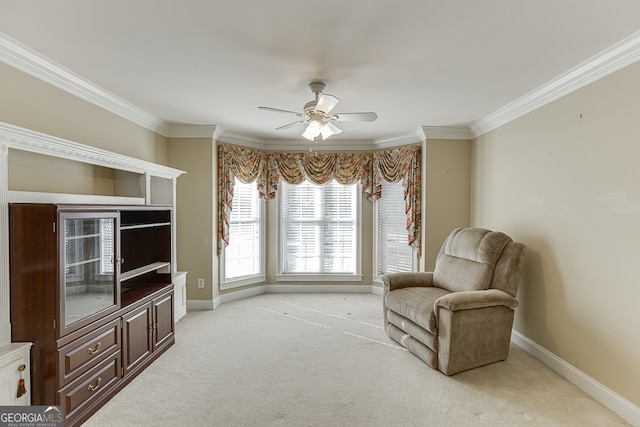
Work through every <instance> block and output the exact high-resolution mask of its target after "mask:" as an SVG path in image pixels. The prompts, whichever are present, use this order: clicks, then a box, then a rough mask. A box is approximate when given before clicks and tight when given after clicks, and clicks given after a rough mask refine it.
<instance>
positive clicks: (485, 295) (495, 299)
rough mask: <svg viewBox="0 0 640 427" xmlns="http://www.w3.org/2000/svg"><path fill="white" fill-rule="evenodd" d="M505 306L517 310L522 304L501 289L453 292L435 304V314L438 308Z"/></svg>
mask: <svg viewBox="0 0 640 427" xmlns="http://www.w3.org/2000/svg"><path fill="white" fill-rule="evenodd" d="M497 305H504V306H506V307H510V308H514V309H515V308H516V307H517V306H518V305H520V303H519V302H518V300H517V299H515V298H514V297H512V296H511V295H509V294H508V293H506V292H504V291H501V290H499V289H487V290H486V291H463V292H452V293H450V294H447V295H443V296H441V297H440V298H438V299H437V300H436V301H435V303H434V306H435V309H436V310H435V312H436V315H437V313H438V308H439V307H442V308H446V309H447V310H451V311H458V310H470V309H474V308H484V307H493V306H497Z"/></svg>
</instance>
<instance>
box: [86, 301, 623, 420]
mask: <svg viewBox="0 0 640 427" xmlns="http://www.w3.org/2000/svg"><path fill="white" fill-rule="evenodd" d="M381 324H382V309H381V297H380V296H377V295H373V294H268V295H261V296H258V297H254V298H250V299H246V300H241V301H235V302H231V303H227V304H223V305H222V306H220V307H219V308H218V309H216V310H215V311H208V312H190V313H189V314H187V316H186V317H184V318H183V319H182V320H181V321H180V322H179V323H178V324H177V325H176V344H175V345H174V346H173V347H172V348H171V349H169V351H167V352H166V353H165V354H164V355H162V356H161V357H160V358H159V359H158V360H157V361H156V362H155V363H153V364H152V365H151V366H150V367H149V368H148V369H147V370H146V371H144V372H143V373H142V374H141V375H140V376H139V377H137V378H136V379H135V380H134V381H132V382H131V383H130V384H129V385H128V386H127V387H126V388H125V389H124V390H122V391H121V392H120V393H119V394H118V395H116V396H115V397H114V398H113V399H112V400H111V401H110V402H109V403H107V404H106V405H105V406H104V407H103V408H102V409H101V410H100V411H98V412H97V413H96V414H95V415H94V416H93V417H92V418H90V419H89V420H88V421H87V422H86V423H85V426H87V427H90V426H128V425H131V426H142V425H148V426H204V425H207V426H522V425H525V426H624V425H628V424H626V423H625V422H624V421H623V420H622V419H620V418H619V417H617V416H616V415H615V414H613V413H612V412H610V411H609V410H607V409H606V408H605V407H603V406H602V405H600V404H599V403H598V402H596V401H595V400H593V399H592V398H590V397H589V396H587V395H586V394H584V393H583V392H582V391H580V390H579V389H578V388H576V387H575V386H573V385H572V384H570V383H569V382H567V381H565V380H564V379H562V378H561V377H560V376H559V375H557V374H556V373H554V372H553V371H551V370H550V369H548V368H546V367H545V366H544V365H542V364H541V363H540V362H538V361H537V360H535V359H533V358H532V357H531V356H529V355H528V354H527V353H525V352H524V351H523V350H521V349H520V348H518V347H517V346H513V345H512V348H511V353H510V356H509V358H508V359H507V360H506V361H505V362H499V363H495V364H492V365H488V366H485V367H482V368H478V369H473V370H470V371H466V372H463V373H460V374H458V375H455V376H452V377H446V376H445V375H443V374H441V373H440V372H438V371H435V370H433V369H431V368H429V367H428V366H427V365H425V364H424V363H422V362H421V361H420V360H419V359H418V358H416V357H414V356H413V355H411V354H410V353H408V352H407V351H405V350H404V349H402V348H400V347H398V346H397V345H396V344H395V342H394V341H392V340H391V339H390V338H388V337H387V335H386V333H385V332H384V330H383V329H382V326H381Z"/></svg>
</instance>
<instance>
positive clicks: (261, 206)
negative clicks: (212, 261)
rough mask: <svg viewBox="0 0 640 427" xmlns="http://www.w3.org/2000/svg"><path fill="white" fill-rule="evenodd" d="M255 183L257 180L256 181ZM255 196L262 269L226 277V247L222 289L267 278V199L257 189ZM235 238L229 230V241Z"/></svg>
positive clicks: (223, 261)
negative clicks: (248, 273)
mask: <svg viewBox="0 0 640 427" xmlns="http://www.w3.org/2000/svg"><path fill="white" fill-rule="evenodd" d="M234 179H235V184H234V186H235V185H237V183H238V182H239V180H238V179H237V178H234ZM254 183H255V182H254ZM255 197H257V199H258V216H259V220H258V224H259V225H258V227H259V232H260V243H259V248H260V253H259V255H258V260H259V269H260V271H259V272H258V273H257V274H250V275H245V276H239V277H234V278H232V279H227V278H226V271H225V266H226V252H227V248H225V249H224V250H223V251H222V254H221V255H220V268H219V270H220V274H219V276H220V278H219V281H220V290H221V291H224V290H227V289H234V288H239V287H243V286H249V285H253V284H256V283H263V282H264V281H265V280H266V277H267V275H266V272H265V258H266V219H265V211H266V208H265V201H264V199H263V198H261V197H259V195H258V191H257V190H256V191H255ZM232 239H233V236H232V235H231V231H230V232H229V242H230V243H231V242H232Z"/></svg>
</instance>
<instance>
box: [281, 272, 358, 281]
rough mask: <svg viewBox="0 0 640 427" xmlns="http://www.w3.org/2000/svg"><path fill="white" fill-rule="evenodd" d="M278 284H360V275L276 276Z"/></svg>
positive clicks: (294, 274) (293, 274)
mask: <svg viewBox="0 0 640 427" xmlns="http://www.w3.org/2000/svg"><path fill="white" fill-rule="evenodd" d="M276 279H278V281H279V282H361V281H362V274H319V273H317V274H298V273H290V274H282V273H281V274H276Z"/></svg>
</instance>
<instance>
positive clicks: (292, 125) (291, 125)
mask: <svg viewBox="0 0 640 427" xmlns="http://www.w3.org/2000/svg"><path fill="white" fill-rule="evenodd" d="M302 124H304V120H298V121H297V122H293V123H289V124H286V125H283V126H280V127H277V128H276V130H285V129H290V128H292V127H296V126H298V125H302Z"/></svg>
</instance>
